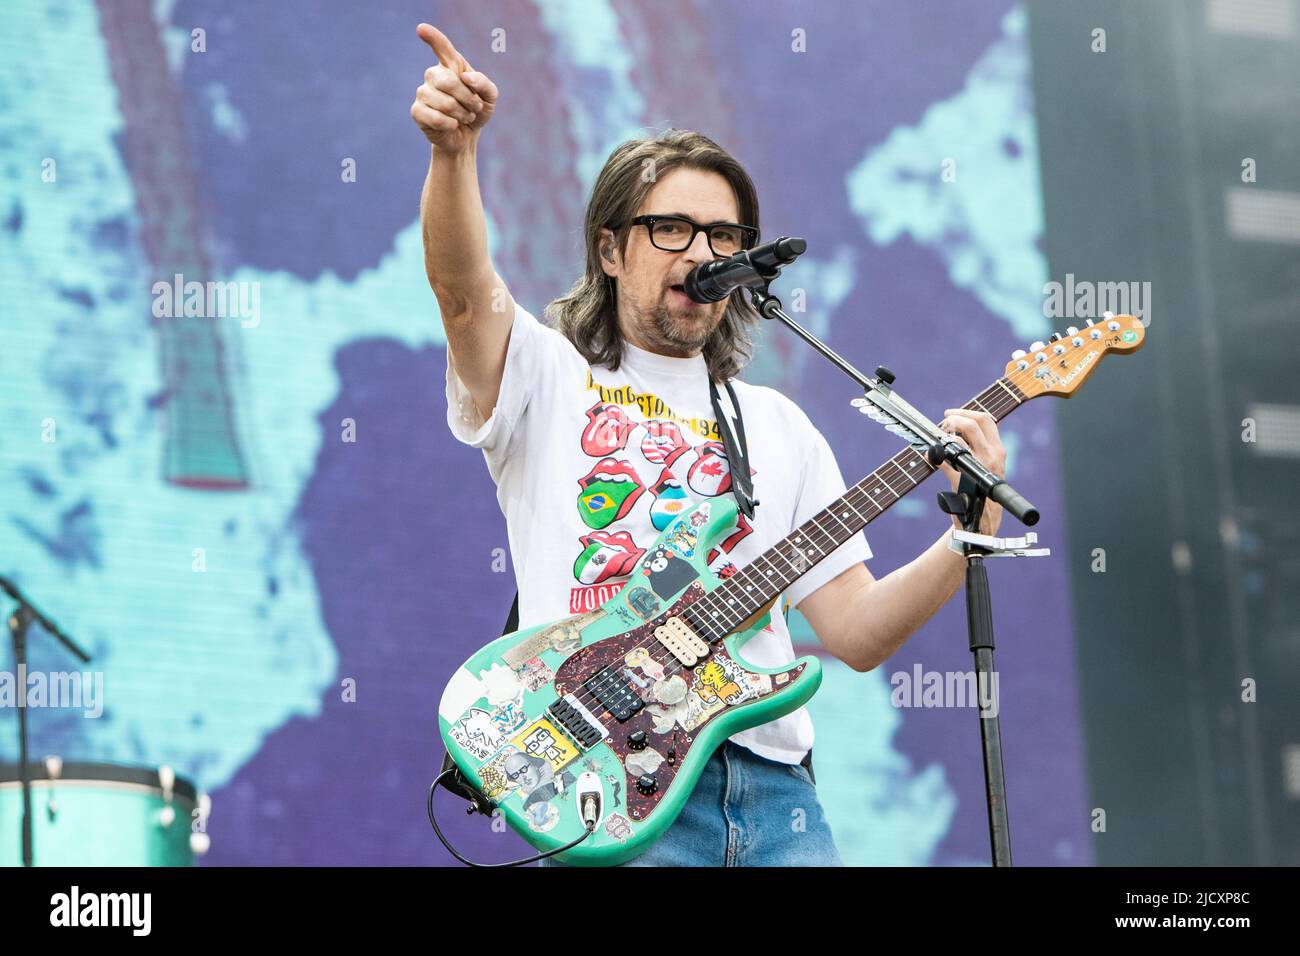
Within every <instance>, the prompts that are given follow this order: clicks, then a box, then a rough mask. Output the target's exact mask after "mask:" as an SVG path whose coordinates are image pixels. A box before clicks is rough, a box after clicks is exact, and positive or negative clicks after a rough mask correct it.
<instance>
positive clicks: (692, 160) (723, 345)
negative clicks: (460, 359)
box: [544, 129, 759, 383]
mask: <svg viewBox="0 0 1300 956" xmlns="http://www.w3.org/2000/svg"><path fill="white" fill-rule="evenodd" d="M672 169H699V170H704V171H707V172H714V173H718V174H719V175H721V176H722V177H723V178H724V179H726V180H727V182H728V183H729V184H730V185H731V188H732V190H734V191H735V194H736V203H737V206H738V207H739V210H740V222H741V224H742V225H746V226H753V227H754V228H755V229H757V228H758V227H759V223H758V191H757V190H756V189H755V188H754V181H753V180H752V179H750V177H749V173H747V172H745V169H744V167H743V166H741V165H740V163H738V162H737V161H736V160H735V159H734V158H733V157H732V156H731V154H730V153H728V152H727V151H726V150H725V149H723V148H722V147H721V146H719V145H718V144H717V143H715V142H714V141H713V140H711V139H709V138H708V137H707V136H705V135H703V134H702V133H696V132H693V131H691V130H679V129H670V130H667V131H666V132H663V133H660V134H659V135H657V136H654V137H646V138H643V139H630V140H628V141H627V142H625V143H623V144H622V145H620V146H619V147H618V148H617V149H615V150H614V152H612V153H610V156H609V159H608V160H606V161H605V167H604V169H602V170H601V171H600V175H599V176H597V177H596V184H595V186H593V187H592V190H591V200H590V201H589V202H588V203H587V216H586V221H585V224H584V227H583V232H584V238H585V241H586V247H587V265H586V270H585V272H584V273H583V275H582V277H581V278H580V279H578V281H577V282H575V283H574V284H573V288H571V289H570V290H569V292H568V294H567V295H565V296H563V297H561V298H559V299H556V300H555V301H554V302H552V303H551V304H550V305H548V306H547V307H546V310H545V313H544V314H545V315H546V317H547V318H548V319H550V320H551V322H552V324H553V325H554V327H555V328H556V329H557V330H558V331H559V332H561V333H562V334H563V335H564V336H565V338H567V339H568V340H569V341H570V342H572V343H573V345H574V348H576V349H577V350H578V351H579V352H580V353H582V356H583V358H585V359H586V360H587V363H588V364H589V365H605V366H608V367H609V368H611V369H617V368H618V367H619V364H620V362H621V361H622V358H623V335H622V332H621V330H620V329H619V327H618V314H617V309H618V305H617V297H616V291H617V289H616V280H615V279H614V278H613V277H611V276H607V275H606V274H605V270H604V269H602V268H601V267H600V248H599V247H600V230H601V229H602V228H604V229H612V230H613V231H614V233H615V235H616V237H617V239H618V244H619V251H620V252H621V253H626V252H627V239H628V235H629V233H630V231H631V230H630V228H629V227H628V226H627V225H626V223H627V221H628V220H629V219H632V218H633V217H634V216H636V213H637V210H638V209H640V208H641V204H642V203H643V202H644V201H645V197H646V196H647V195H649V193H650V190H651V189H653V188H654V185H655V182H656V180H657V178H658V177H660V176H662V175H664V174H665V173H667V172H668V171H669V170H672ZM648 173H649V174H648ZM616 227H617V228H616ZM747 295H748V293H746V292H745V291H743V290H739V289H738V290H736V291H735V292H733V293H732V294H731V298H730V300H729V301H728V302H727V308H726V311H725V312H724V313H723V315H722V321H721V322H719V323H718V327H717V328H716V329H714V331H713V335H712V336H710V338H709V340H708V341H707V342H705V343H704V348H703V350H702V351H703V354H704V360H705V363H706V365H707V366H708V369H709V376H710V377H711V378H712V379H713V380H714V381H715V382H719V383H721V382H726V381H728V380H729V379H732V378H734V377H735V376H736V373H737V372H739V371H740V369H741V368H742V367H743V366H744V365H745V364H746V363H747V362H748V361H749V358H750V356H751V355H752V351H753V346H752V342H751V340H750V337H749V331H750V329H751V328H752V327H753V326H754V325H755V323H757V321H758V313H757V312H755V311H754V307H753V305H752V304H751V303H750V301H749V299H748V298H747Z"/></svg>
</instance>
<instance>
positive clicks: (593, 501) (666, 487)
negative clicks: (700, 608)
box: [569, 371, 756, 614]
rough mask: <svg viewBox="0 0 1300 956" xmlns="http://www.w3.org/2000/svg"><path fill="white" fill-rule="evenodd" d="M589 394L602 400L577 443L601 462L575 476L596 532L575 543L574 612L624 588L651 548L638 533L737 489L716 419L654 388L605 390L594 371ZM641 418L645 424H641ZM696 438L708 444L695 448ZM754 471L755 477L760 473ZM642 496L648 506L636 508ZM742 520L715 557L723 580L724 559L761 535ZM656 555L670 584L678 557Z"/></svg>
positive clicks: (727, 565)
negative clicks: (676, 406) (677, 408)
mask: <svg viewBox="0 0 1300 956" xmlns="http://www.w3.org/2000/svg"><path fill="white" fill-rule="evenodd" d="M587 388H588V389H589V390H592V391H595V392H598V393H599V400H598V401H596V402H594V403H593V404H592V406H591V407H590V408H588V409H587V412H586V418H587V423H586V425H585V427H584V428H583V430H582V434H581V435H580V436H579V439H578V444H579V447H581V449H582V451H583V454H585V455H587V456H588V457H589V458H595V459H598V460H597V461H596V462H595V463H594V464H593V465H592V467H591V470H590V471H588V472H587V473H586V474H585V475H580V476H576V478H577V484H578V495H577V508H578V514H579V516H580V517H581V518H582V521H583V523H584V524H585V525H586V526H587V527H589V528H591V529H593V530H592V531H590V532H589V533H587V534H583V535H581V536H579V538H578V541H577V544H578V549H579V550H578V553H577V556H576V558H575V559H574V562H573V577H574V580H575V581H576V582H577V586H576V587H573V588H571V590H570V594H569V611H570V613H573V614H577V613H580V612H582V611H589V610H592V609H593V608H595V607H599V606H600V605H601V604H603V603H605V601H607V600H609V599H610V598H611V597H613V596H614V595H615V594H617V593H618V592H619V591H620V590H622V588H623V586H624V585H625V584H626V583H627V579H628V576H629V575H630V574H631V573H632V572H633V571H634V570H635V569H636V565H637V564H638V563H639V562H640V560H641V558H642V556H643V555H645V553H646V548H647V547H649V546H650V545H651V544H652V543H653V542H652V541H650V540H644V541H640V542H638V541H636V540H634V536H633V531H637V533H642V534H645V535H646V536H647V537H649V536H650V535H652V534H655V533H658V532H660V531H663V530H664V529H665V528H667V527H668V526H669V525H670V523H671V522H672V521H673V519H674V518H676V517H677V516H679V515H681V514H684V513H685V512H687V511H689V510H690V509H691V508H693V507H694V506H695V505H696V504H697V503H698V502H699V501H700V500H702V499H705V498H712V497H716V496H718V495H723V494H729V493H730V492H731V464H730V462H729V461H728V460H727V453H726V448H725V446H724V445H723V443H722V442H721V441H719V440H717V438H718V428H717V423H716V422H715V421H713V420H712V419H701V418H686V417H683V416H679V415H677V414H675V413H674V412H673V410H672V409H671V408H670V407H668V405H667V403H666V402H664V401H663V400H662V399H661V398H659V397H658V396H657V395H654V394H652V393H649V392H636V391H635V390H634V389H632V388H631V387H629V386H623V387H620V388H608V387H606V386H602V385H600V384H599V383H597V382H596V381H595V379H594V378H593V377H592V375H591V373H590V371H589V372H588V374H587ZM628 409H631V410H632V411H631V413H629V411H628ZM638 413H639V418H640V420H634V419H633V417H632V415H637V414H638ZM689 435H697V436H699V437H700V438H703V439H704V441H702V442H700V443H699V444H698V445H692V444H691V443H690V441H689V438H688V436H689ZM750 473H751V475H753V474H756V472H755V471H754V469H752V468H751V469H750ZM646 492H649V493H648V494H646ZM643 497H644V498H645V499H646V502H647V504H646V505H645V506H638V502H639V501H640V500H641V499H642V498H643ZM641 507H644V508H646V509H647V510H648V518H649V524H650V526H651V528H652V529H653V530H652V531H651V530H649V529H645V523H646V522H645V518H646V517H647V513H646V512H643V511H641V510H640V508H641ZM737 517H738V521H737V524H736V529H735V531H734V532H733V533H732V534H730V535H728V536H727V537H726V538H725V539H724V540H722V541H721V542H719V545H718V546H717V547H715V548H713V549H711V551H710V552H709V564H710V567H711V569H712V570H713V571H714V573H715V574H717V575H718V576H719V577H729V576H730V575H732V574H734V573H735V571H736V567H735V565H733V564H732V563H731V562H730V561H727V560H725V559H724V558H723V556H724V555H725V554H727V553H728V552H730V551H731V550H732V549H733V548H734V547H735V546H736V545H737V544H738V543H739V542H740V541H741V540H742V539H743V538H745V537H746V536H747V535H749V534H750V533H751V532H752V531H753V530H754V529H753V527H752V525H751V524H750V523H749V521H748V519H746V518H745V516H744V515H738V516H737ZM682 543H683V544H685V542H682ZM691 546H692V547H693V543H692V544H691ZM654 559H655V561H657V562H658V563H662V564H663V565H664V567H663V568H661V569H660V572H661V573H656V574H655V576H654V577H655V580H656V581H658V582H659V586H660V587H667V586H668V585H669V584H670V583H672V582H671V581H670V580H669V579H670V578H672V577H673V574H672V572H673V570H674V569H673V568H672V566H671V565H672V564H673V561H674V557H673V555H672V554H671V553H669V552H661V553H657V554H656V555H655V556H654ZM720 559H721V560H720ZM715 561H717V562H718V563H717V565H716V566H714V562H715ZM681 564H682V565H683V566H684V567H686V568H688V569H689V565H686V563H685V562H681ZM662 572H667V573H666V574H665V573H662Z"/></svg>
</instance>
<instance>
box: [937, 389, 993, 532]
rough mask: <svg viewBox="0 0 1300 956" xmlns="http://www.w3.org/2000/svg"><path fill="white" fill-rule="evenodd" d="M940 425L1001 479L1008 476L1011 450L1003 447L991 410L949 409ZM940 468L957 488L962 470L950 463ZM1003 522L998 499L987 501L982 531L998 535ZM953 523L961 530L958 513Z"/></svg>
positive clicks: (955, 488)
mask: <svg viewBox="0 0 1300 956" xmlns="http://www.w3.org/2000/svg"><path fill="white" fill-rule="evenodd" d="M943 415H944V417H943V420H942V421H941V422H939V427H940V428H941V429H943V430H944V431H946V432H948V433H949V434H952V435H956V436H957V437H958V438H960V439H961V442H962V444H964V445H965V446H966V447H967V448H969V449H970V450H971V451H972V452H974V453H975V457H976V458H978V459H979V460H980V462H981V463H982V464H983V465H984V467H986V468H988V469H989V471H991V472H993V474H995V475H997V476H998V477H999V478H1005V477H1006V476H1007V450H1006V448H1004V447H1003V446H1002V436H1001V435H999V434H998V422H997V419H995V418H994V417H993V416H992V415H990V414H989V413H988V412H979V411H975V410H973V409H970V408H948V409H945V410H944V413H943ZM939 468H940V470H941V471H942V472H943V473H944V474H945V475H947V476H948V480H949V481H950V482H952V490H953V491H956V490H957V486H958V485H959V484H960V483H961V472H959V471H958V470H957V469H956V468H954V467H953V466H952V465H949V464H948V463H946V462H945V463H944V464H942V465H940V466H939ZM1001 523H1002V506H1001V505H1000V504H997V503H996V502H994V501H986V502H985V503H984V513H983V514H982V515H981V516H980V528H979V530H980V534H997V531H998V525H1000V524H1001ZM952 526H953V527H954V528H956V529H957V530H958V531H960V530H961V522H960V521H958V520H957V518H956V517H955V516H954V517H953V519H952Z"/></svg>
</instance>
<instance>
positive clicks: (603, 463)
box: [578, 458, 645, 530]
mask: <svg viewBox="0 0 1300 956" xmlns="http://www.w3.org/2000/svg"><path fill="white" fill-rule="evenodd" d="M578 488H579V491H578V513H579V514H580V515H582V520H583V521H584V522H586V524H587V526H588V527H589V528H596V529H597V530H599V529H601V528H605V527H608V526H609V525H611V524H613V523H614V522H615V521H618V520H619V519H620V518H622V517H624V516H625V515H626V514H627V513H628V512H629V511H631V510H632V506H633V505H634V504H636V500H637V499H638V498H640V497H641V495H642V494H644V493H645V486H644V485H642V484H641V479H640V478H639V477H637V473H636V470H635V469H633V468H632V466H631V465H629V464H628V463H627V462H625V461H619V460H618V459H616V458H602V459H601V460H600V461H598V462H596V467H595V468H593V469H591V471H590V472H589V473H588V474H587V475H586V477H584V478H579V479H578Z"/></svg>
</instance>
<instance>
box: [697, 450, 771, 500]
mask: <svg viewBox="0 0 1300 956" xmlns="http://www.w3.org/2000/svg"><path fill="white" fill-rule="evenodd" d="M695 451H696V453H697V454H698V455H699V458H697V459H696V461H695V463H694V464H692V465H691V467H690V470H689V471H688V472H687V473H686V483H687V484H688V485H690V486H691V490H692V491H694V492H695V493H696V494H701V495H706V496H708V497H710V498H712V497H713V496H714V495H722V494H726V493H727V492H728V491H730V490H731V463H730V462H728V461H727V451H726V448H725V447H724V446H723V444H722V442H720V441H706V442H704V444H702V445H699V446H697V447H696V449H695ZM749 473H750V474H751V475H752V474H754V469H753V468H751V469H749Z"/></svg>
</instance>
